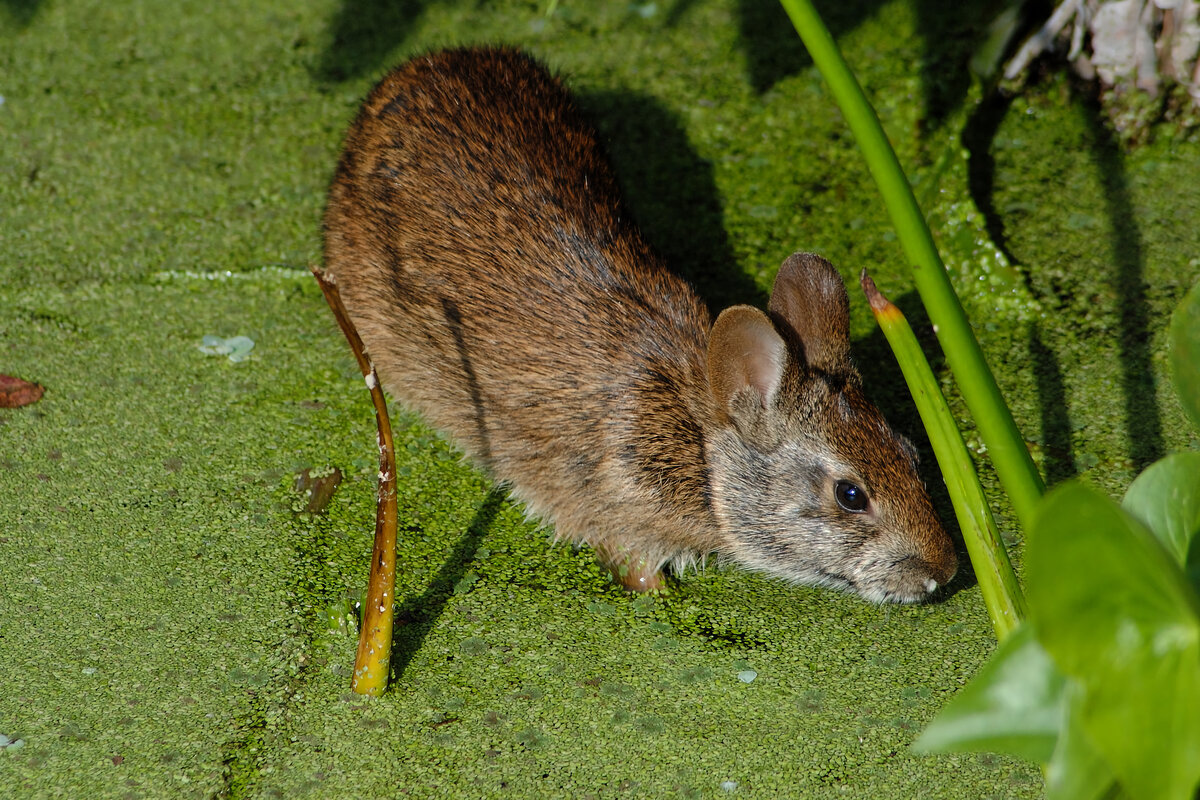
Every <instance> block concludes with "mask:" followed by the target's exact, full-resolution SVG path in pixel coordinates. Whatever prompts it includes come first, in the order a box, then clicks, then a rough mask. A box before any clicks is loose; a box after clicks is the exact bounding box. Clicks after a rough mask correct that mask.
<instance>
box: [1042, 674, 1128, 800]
mask: <svg viewBox="0 0 1200 800" xmlns="http://www.w3.org/2000/svg"><path fill="white" fill-rule="evenodd" d="M1083 698H1084V690H1083V685H1082V684H1080V683H1079V681H1077V680H1075V679H1074V678H1067V679H1066V686H1065V687H1064V689H1063V704H1062V709H1063V718H1062V725H1061V729H1060V731H1059V734H1058V743H1057V744H1056V745H1055V748H1054V755H1053V756H1051V757H1050V761H1049V763H1047V764H1046V769H1045V775H1046V800H1096V799H1097V798H1099V797H1104V796H1105V795H1106V794H1107V792H1109V791H1110V790H1111V789H1112V788H1113V780H1114V778H1113V774H1112V770H1111V769H1109V768H1108V764H1107V763H1105V761H1104V756H1102V755H1100V753H1099V751H1097V750H1096V746H1095V745H1094V744H1092V742H1091V740H1090V739H1089V738H1088V736H1087V732H1086V731H1084V730H1083V721H1082V719H1081V714H1082V711H1083V708H1082V705H1083ZM1122 796H1124V795H1122Z"/></svg>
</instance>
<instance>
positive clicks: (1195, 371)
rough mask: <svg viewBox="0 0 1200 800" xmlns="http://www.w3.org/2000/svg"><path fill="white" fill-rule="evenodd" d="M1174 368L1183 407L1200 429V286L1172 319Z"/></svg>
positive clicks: (1176, 310)
mask: <svg viewBox="0 0 1200 800" xmlns="http://www.w3.org/2000/svg"><path fill="white" fill-rule="evenodd" d="M1171 367H1172V372H1174V374H1175V391H1176V392H1177V393H1178V394H1179V403H1180V404H1181V405H1182V406H1183V410H1184V411H1186V412H1187V415H1188V416H1189V417H1190V418H1191V420H1192V424H1193V425H1195V426H1196V427H1197V428H1200V283H1197V284H1196V285H1195V286H1193V287H1192V290H1191V291H1190V292H1188V294H1187V297H1185V298H1184V299H1183V302H1182V303H1180V304H1179V307H1178V308H1176V309H1175V313H1174V314H1172V315H1171Z"/></svg>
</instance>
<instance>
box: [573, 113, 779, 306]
mask: <svg viewBox="0 0 1200 800" xmlns="http://www.w3.org/2000/svg"><path fill="white" fill-rule="evenodd" d="M576 96H577V98H578V100H579V104H580V107H581V108H582V109H583V111H584V112H585V113H586V114H587V116H588V117H589V118H590V119H591V120H592V122H593V124H594V125H595V126H596V128H597V130H598V132H599V134H600V140H601V142H602V144H603V146H604V148H605V151H606V152H607V155H608V157H609V160H610V161H611V162H612V165H613V171H614V172H615V173H616V175H617V180H618V182H619V183H620V186H621V194H622V197H623V199H624V201H625V203H626V205H627V206H628V208H629V212H630V214H631V215H632V217H633V218H634V220H635V221H636V222H637V225H638V228H639V229H640V230H641V232H642V233H643V235H644V236H645V237H646V240H647V241H648V242H650V245H651V246H652V247H653V248H654V250H655V251H656V252H657V253H658V254H659V255H660V256H662V258H663V260H664V261H665V262H666V264H667V266H668V267H669V268H670V269H672V270H674V271H675V272H676V273H678V274H679V275H680V276H682V277H683V278H684V279H685V280H687V281H689V282H690V283H691V284H692V285H693V286H694V287H695V288H696V291H697V292H698V293H699V294H700V297H701V298H703V299H704V301H705V302H706V303H708V304H709V308H710V309H712V310H713V311H714V312H715V311H720V310H721V309H722V308H725V307H726V306H729V305H734V304H737V303H749V304H751V305H757V306H759V307H762V306H764V305H765V304H766V299H767V298H766V293H765V292H764V291H763V290H762V289H761V288H760V287H759V286H758V284H757V283H756V282H755V281H754V279H753V278H752V277H750V276H749V275H747V274H746V273H745V272H743V271H742V270H741V269H739V268H738V266H737V264H736V262H735V260H734V256H733V249H732V247H731V246H730V243H729V238H728V235H727V234H726V231H725V212H724V208H723V206H722V204H721V195H720V192H718V190H717V185H716V180H715V179H714V177H713V165H712V164H711V163H710V162H708V161H706V160H705V159H703V158H701V157H700V156H699V155H698V154H697V153H696V151H695V150H694V149H693V148H692V146H691V144H690V143H689V142H688V138H687V133H686V132H685V130H684V127H683V125H682V123H681V122H680V120H679V118H678V117H677V116H676V115H675V114H674V113H673V112H672V111H670V110H669V109H667V108H666V107H665V106H664V105H663V104H662V103H660V102H659V101H658V100H656V99H654V98H653V97H650V96H648V95H642V94H637V93H632V92H588V93H584V94H577V95H576Z"/></svg>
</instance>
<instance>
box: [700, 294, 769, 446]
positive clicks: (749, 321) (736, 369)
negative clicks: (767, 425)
mask: <svg viewBox="0 0 1200 800" xmlns="http://www.w3.org/2000/svg"><path fill="white" fill-rule="evenodd" d="M786 365H787V345H786V344H785V343H784V341H783V339H782V338H781V337H780V335H779V334H778V333H777V332H776V331H775V326H774V325H772V324H771V320H770V319H768V318H767V315H766V314H764V313H763V312H761V311H759V310H758V309H757V308H752V307H750V306H733V307H732V308H727V309H725V310H724V311H722V312H721V316H719V317H717V322H716V324H714V325H713V329H712V332H711V333H710V334H709V337H708V380H709V385H710V386H711V387H712V394H713V398H714V399H715V400H716V401H717V405H718V406H719V407H720V409H721V411H722V412H723V413H724V414H725V415H726V416H727V417H728V418H729V419H731V420H732V421H733V423H734V425H735V426H736V427H737V429H738V430H739V431H740V432H741V433H742V434H743V435H746V436H748V435H750V434H751V433H752V432H753V431H754V430H756V429H758V428H759V427H760V423H761V422H762V421H764V419H765V416H766V414H767V413H768V412H769V411H770V409H771V407H772V405H773V404H774V401H775V397H776V395H778V394H779V386H780V384H781V383H782V382H783V371H784V367H785V366H786Z"/></svg>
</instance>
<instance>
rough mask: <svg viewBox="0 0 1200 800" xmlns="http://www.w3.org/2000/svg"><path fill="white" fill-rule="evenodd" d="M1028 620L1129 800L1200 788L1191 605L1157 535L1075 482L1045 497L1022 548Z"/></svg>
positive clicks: (1199, 702) (1195, 631)
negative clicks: (1073, 683) (1075, 685)
mask: <svg viewBox="0 0 1200 800" xmlns="http://www.w3.org/2000/svg"><path fill="white" fill-rule="evenodd" d="M1026 571H1027V577H1028V585H1027V589H1028V597H1029V606H1030V616H1031V619H1032V621H1033V623H1034V625H1035V626H1036V628H1037V632H1038V638H1039V640H1040V641H1041V643H1042V645H1043V646H1044V647H1045V648H1046V650H1047V651H1048V652H1049V653H1050V656H1051V657H1052V658H1053V659H1054V662H1055V664H1057V665H1058V667H1059V669H1061V670H1062V671H1063V672H1064V673H1066V674H1067V675H1068V676H1069V677H1072V678H1075V679H1077V680H1078V681H1079V682H1080V683H1081V684H1082V685H1083V687H1084V689H1085V690H1086V697H1085V699H1084V701H1083V705H1082V714H1081V719H1082V723H1083V729H1084V730H1085V731H1086V733H1087V736H1088V738H1089V739H1090V740H1091V742H1092V743H1093V744H1094V745H1095V746H1096V749H1097V750H1099V751H1100V753H1102V754H1103V756H1104V758H1105V760H1106V761H1107V762H1108V764H1109V766H1110V767H1111V768H1112V770H1113V772H1114V773H1115V775H1116V776H1117V780H1118V781H1119V782H1120V783H1121V785H1122V786H1123V787H1124V789H1125V790H1126V791H1127V792H1128V793H1129V795H1130V796H1131V797H1133V798H1135V800H1149V799H1150V798H1154V799H1155V800H1173V799H1174V800H1192V798H1193V796H1194V790H1195V786H1196V783H1197V781H1200V598H1198V597H1197V595H1196V592H1195V590H1194V589H1192V587H1191V585H1190V584H1189V583H1188V582H1187V580H1186V579H1185V578H1184V575H1183V571H1182V570H1180V568H1179V567H1178V565H1177V564H1176V562H1175V560H1174V559H1173V558H1172V557H1171V555H1170V554H1169V553H1168V552H1167V550H1166V549H1165V548H1164V547H1163V546H1162V544H1160V543H1159V541H1158V540H1157V539H1156V538H1155V537H1154V535H1153V534H1152V533H1151V532H1150V531H1148V530H1146V528H1145V527H1144V526H1143V525H1142V524H1141V523H1139V522H1138V521H1137V520H1136V519H1134V518H1133V517H1131V516H1130V515H1129V514H1127V513H1125V512H1124V511H1122V510H1121V509H1120V507H1118V506H1117V505H1116V503H1114V502H1112V501H1111V500H1109V499H1108V498H1107V497H1105V496H1104V495H1103V494H1101V493H1099V492H1098V491H1096V490H1095V489H1091V488H1088V487H1086V486H1084V485H1082V484H1079V483H1069V484H1066V485H1064V486H1061V487H1059V488H1058V489H1055V490H1054V491H1052V492H1051V493H1050V494H1048V495H1047V496H1046V497H1045V499H1044V500H1043V501H1042V504H1041V506H1040V507H1039V509H1038V513H1037V515H1036V516H1035V518H1034V525H1033V528H1032V530H1031V531H1030V533H1029V540H1028V544H1027V545H1026Z"/></svg>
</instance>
